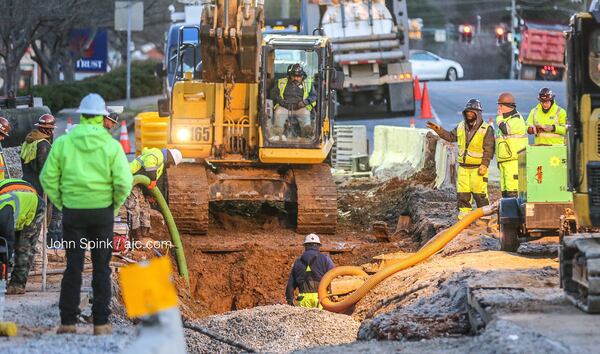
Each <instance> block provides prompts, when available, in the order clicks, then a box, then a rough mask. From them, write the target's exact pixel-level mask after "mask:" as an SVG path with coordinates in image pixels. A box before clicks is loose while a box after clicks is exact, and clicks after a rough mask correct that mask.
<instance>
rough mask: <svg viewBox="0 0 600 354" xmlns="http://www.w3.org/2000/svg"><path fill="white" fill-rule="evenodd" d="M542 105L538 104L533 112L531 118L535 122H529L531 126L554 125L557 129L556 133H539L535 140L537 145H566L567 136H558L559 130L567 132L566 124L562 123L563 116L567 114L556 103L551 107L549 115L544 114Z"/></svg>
mask: <svg viewBox="0 0 600 354" xmlns="http://www.w3.org/2000/svg"><path fill="white" fill-rule="evenodd" d="M540 107H541V105H540V104H538V105H537V106H536V107H535V108H534V109H533V110H532V111H531V113H530V114H531V116H532V120H533V122H530V121H529V120H528V121H527V123H528V124H530V125H534V126H535V125H541V126H547V125H554V126H555V127H556V131H554V132H542V133H538V134H537V135H536V136H535V138H534V143H535V144H544V145H564V143H565V136H564V134H558V130H561V131H562V132H563V133H564V132H565V131H566V128H565V124H566V122H563V123H562V124H561V122H560V116H561V114H564V115H565V116H566V112H565V111H564V109H563V108H561V107H559V106H558V105H557V104H556V103H555V104H553V105H552V107H550V110H549V111H548V113H544V111H543V110H542V109H541V108H540ZM565 120H566V119H565Z"/></svg>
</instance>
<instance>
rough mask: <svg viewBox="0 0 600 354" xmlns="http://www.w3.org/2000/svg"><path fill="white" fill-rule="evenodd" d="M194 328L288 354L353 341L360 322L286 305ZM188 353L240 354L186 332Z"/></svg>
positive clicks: (257, 309) (232, 315) (212, 319)
mask: <svg viewBox="0 0 600 354" xmlns="http://www.w3.org/2000/svg"><path fill="white" fill-rule="evenodd" d="M194 324H196V325H198V326H202V327H206V328H208V329H209V330H211V331H213V332H216V333H218V334H220V335H221V336H223V337H226V338H228V339H230V340H234V341H236V342H238V343H241V344H244V345H246V346H247V347H250V348H253V349H255V350H257V351H258V352H261V353H287V352H291V351H293V350H297V349H302V348H310V347H315V346H323V345H335V344H344V343H351V342H354V341H355V340H356V333H357V331H358V326H359V325H360V323H359V322H356V321H355V320H353V319H352V318H351V317H349V316H346V315H339V314H334V313H330V312H327V311H322V310H316V309H305V308H299V307H292V306H287V305H271V306H261V307H255V308H253V309H249V310H240V311H234V312H228V313H225V314H223V315H218V316H211V317H208V318H206V319H203V320H201V321H197V322H194ZM186 338H187V345H188V351H189V352H190V353H239V352H240V350H239V349H236V348H234V347H231V346H229V345H226V344H223V343H221V342H218V341H215V340H212V339H211V338H209V337H207V336H205V335H202V334H200V333H197V332H195V331H192V330H189V329H186Z"/></svg>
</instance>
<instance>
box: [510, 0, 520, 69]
mask: <svg viewBox="0 0 600 354" xmlns="http://www.w3.org/2000/svg"><path fill="white" fill-rule="evenodd" d="M510 17H511V19H512V21H511V31H512V38H511V41H510V79H513V80H514V79H515V78H516V71H517V62H516V60H515V55H516V53H517V41H516V33H517V29H518V25H519V19H518V17H517V1H516V0H511V4H510Z"/></svg>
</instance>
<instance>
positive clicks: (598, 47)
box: [588, 29, 600, 87]
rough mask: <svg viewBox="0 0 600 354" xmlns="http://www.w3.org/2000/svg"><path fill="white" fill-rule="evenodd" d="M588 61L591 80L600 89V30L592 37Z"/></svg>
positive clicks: (594, 32) (595, 31) (593, 33)
mask: <svg viewBox="0 0 600 354" xmlns="http://www.w3.org/2000/svg"><path fill="white" fill-rule="evenodd" d="M588 59H589V60H588V62H589V67H588V71H589V74H590V79H592V81H593V82H594V84H596V85H597V86H598V87H600V29H597V30H594V31H593V32H592V34H591V35H590V38H589V52H588Z"/></svg>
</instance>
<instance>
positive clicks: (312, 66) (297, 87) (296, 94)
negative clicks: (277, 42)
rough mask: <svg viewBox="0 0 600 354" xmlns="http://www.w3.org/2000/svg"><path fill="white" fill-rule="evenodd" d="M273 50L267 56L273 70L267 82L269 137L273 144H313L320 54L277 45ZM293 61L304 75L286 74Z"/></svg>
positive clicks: (315, 127)
mask: <svg viewBox="0 0 600 354" xmlns="http://www.w3.org/2000/svg"><path fill="white" fill-rule="evenodd" d="M272 53H273V55H269V56H268V57H269V58H271V60H273V65H269V67H270V68H272V70H273V73H272V74H271V75H269V77H270V78H272V79H271V80H270V81H271V82H269V83H268V86H269V87H270V90H269V97H268V101H269V103H268V104H267V106H269V107H270V109H268V110H267V115H268V117H267V133H268V135H269V136H268V139H269V141H270V142H272V143H276V142H286V143H287V144H289V143H292V144H307V143H313V142H314V141H315V139H316V138H317V137H318V129H317V124H319V122H318V119H316V116H317V115H316V112H317V111H318V110H319V104H320V101H321V99H320V94H319V92H320V87H321V82H322V80H320V79H319V75H318V73H319V55H318V54H317V53H316V52H315V51H314V50H310V49H284V48H277V49H274V50H273V52H272ZM295 64H300V65H301V66H302V68H303V70H304V72H305V74H306V75H305V76H304V77H303V78H301V79H300V80H298V79H294V78H293V77H288V74H287V73H288V68H290V67H291V66H292V65H295ZM291 85H294V86H291ZM288 86H289V87H288ZM307 103H308V104H307Z"/></svg>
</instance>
